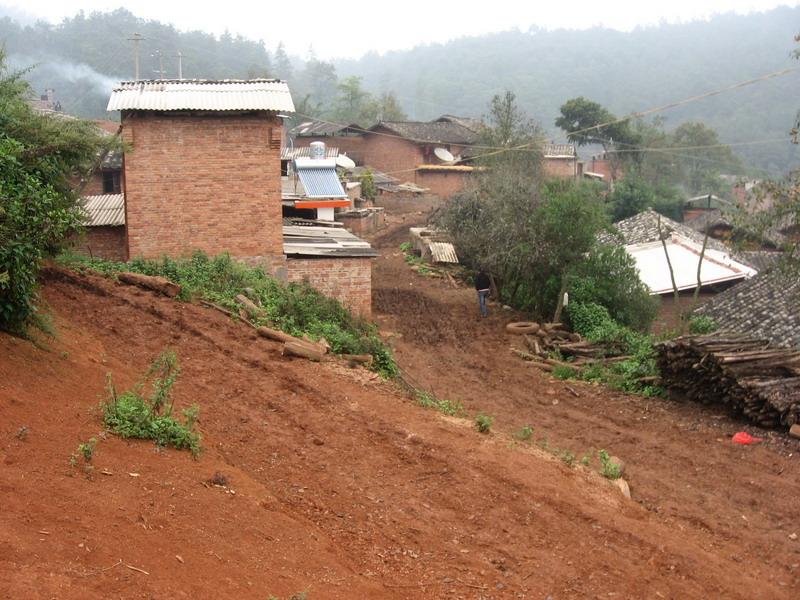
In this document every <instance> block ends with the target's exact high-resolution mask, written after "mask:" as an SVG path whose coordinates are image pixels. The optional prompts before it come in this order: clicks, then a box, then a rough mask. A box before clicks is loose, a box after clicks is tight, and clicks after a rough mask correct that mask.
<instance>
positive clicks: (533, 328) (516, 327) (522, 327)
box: [506, 321, 539, 335]
mask: <svg viewBox="0 0 800 600" xmlns="http://www.w3.org/2000/svg"><path fill="white" fill-rule="evenodd" d="M506 331H507V332H508V333H513V334H516V335H523V334H526V333H536V332H537V331H539V324H538V323H534V322H532V321H517V322H515V323H509V324H508V325H506Z"/></svg>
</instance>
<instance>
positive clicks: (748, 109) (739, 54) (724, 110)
mask: <svg viewBox="0 0 800 600" xmlns="http://www.w3.org/2000/svg"><path fill="white" fill-rule="evenodd" d="M798 24H800V7H791V8H790V7H779V8H775V9H773V10H769V11H766V12H762V13H752V14H749V15H736V14H728V15H720V16H716V17H713V18H711V19H709V20H704V21H697V22H691V23H682V24H663V25H659V26H651V27H643V28H637V29H634V30H633V31H630V32H621V31H616V30H612V29H605V28H599V27H597V28H591V29H586V30H582V31H578V30H567V29H559V30H544V29H538V28H531V29H528V30H525V31H521V30H512V31H505V32H501V33H493V34H486V35H481V36H473V37H463V38H459V39H456V40H454V41H450V42H447V43H438V44H427V45H423V46H418V47H416V48H413V49H411V50H402V51H390V52H386V53H384V54H378V53H368V54H366V55H365V56H363V57H361V58H359V59H339V60H329V59H328V58H327V57H324V56H317V55H316V54H315V53H314V52H313V50H311V51H309V52H307V53H306V54H305V55H304V56H297V55H289V54H287V53H286V51H285V50H284V46H283V45H281V42H282V41H283V40H281V39H280V29H278V28H270V31H273V30H274V31H276V32H277V34H276V37H275V38H274V39H265V40H254V39H248V38H245V37H242V36H239V35H236V34H232V33H224V34H222V35H213V34H210V33H206V32H202V31H180V30H178V29H177V28H176V27H174V26H173V25H169V24H163V23H160V22H157V21H153V20H145V19H141V18H138V17H136V16H135V15H133V14H132V13H131V12H129V11H127V10H123V9H119V10H116V11H113V12H107V13H92V14H84V13H79V14H77V15H76V16H74V17H70V18H67V19H65V20H64V21H62V22H61V23H58V24H51V23H47V22H43V21H35V20H32V19H30V18H28V17H26V15H24V13H20V12H19V11H17V12H13V11H10V10H9V9H7V8H4V7H0V40H2V43H3V45H4V47H5V51H6V54H7V56H8V60H9V63H10V65H11V66H12V67H13V68H16V69H27V68H29V67H33V68H31V69H30V70H29V71H27V72H26V73H25V78H26V79H28V81H30V83H31V85H32V86H33V88H34V90H35V92H36V93H37V94H44V91H45V89H46V88H53V89H54V90H55V98H56V99H57V100H58V101H59V102H60V103H61V106H62V107H63V109H64V110H65V111H66V112H68V113H72V114H76V115H79V116H83V117H91V118H112V119H116V118H117V117H118V115H116V114H114V113H110V114H108V113H106V111H105V107H106V103H107V101H108V95H109V92H110V90H111V87H112V86H113V85H114V83H115V82H117V81H119V80H123V79H132V78H133V76H134V60H133V43H132V42H131V41H129V38H130V37H131V35H132V34H133V33H134V32H138V33H140V34H142V35H143V36H144V38H145V39H144V41H142V42H141V43H140V44H141V45H140V57H141V74H140V76H141V78H158V77H161V76H162V75H163V76H164V77H167V78H176V77H177V62H178V58H177V55H178V52H180V53H181V54H182V55H183V75H184V77H185V78H212V79H215V78H222V79H224V78H252V77H280V78H284V79H287V80H288V82H289V85H290V88H291V90H292V95H293V97H294V99H295V103H296V105H297V106H298V112H301V113H303V114H304V115H310V116H319V117H323V118H328V119H331V120H336V119H337V118H339V117H342V115H343V112H342V111H341V107H337V102H340V101H341V94H342V87H343V85H344V86H345V87H347V86H350V87H349V89H350V92H353V91H354V90H355V93H360V92H362V91H363V92H364V93H367V94H370V95H372V96H373V97H374V98H375V99H386V98H389V99H390V100H391V102H392V106H393V107H394V108H396V109H398V110H394V109H393V110H391V111H389V113H388V114H404V115H406V116H407V117H408V118H411V119H430V118H434V117H437V116H439V115H441V114H444V113H451V114H457V115H462V116H472V117H480V116H482V115H483V114H484V113H485V112H486V107H487V105H488V102H489V100H490V99H491V97H492V96H493V95H494V94H498V93H501V92H503V91H504V90H506V89H508V90H511V91H513V92H514V93H515V94H516V95H517V99H518V101H519V104H520V106H521V107H522V108H523V109H524V110H525V111H526V112H527V113H528V114H529V115H530V116H531V117H533V118H534V119H536V120H537V121H539V122H540V123H541V124H542V126H543V128H544V129H545V131H546V132H547V134H548V136H549V137H550V138H551V139H553V140H554V141H563V139H564V137H563V132H561V131H560V130H558V129H557V128H556V127H555V125H554V120H555V118H556V116H557V115H558V114H559V107H560V106H561V104H563V103H564V102H565V101H566V100H568V99H570V98H573V97H576V96H585V97H587V98H589V99H591V100H594V101H597V102H599V103H600V104H602V105H604V106H605V107H606V108H608V109H609V110H611V111H612V112H614V113H615V114H617V115H624V114H628V113H631V112H634V111H641V110H646V109H649V108H652V107H655V106H659V105H663V104H666V103H669V102H672V101H676V100H681V99H683V98H687V97H690V96H693V95H697V94H702V93H704V92H708V91H711V90H714V89H719V88H724V87H727V86H730V85H732V84H735V83H738V82H741V81H744V80H747V79H751V78H755V77H759V76H762V75H765V74H767V73H772V72H775V71H778V70H782V69H787V68H796V67H800V62H798V61H797V60H796V59H795V58H794V57H793V55H792V52H793V51H794V49H795V48H796V46H797V43H796V42H795V40H794V36H795V35H796V34H797V33H798V32H800V25H798ZM387 26H390V24H389V23H387V22H386V21H385V20H383V19H377V18H376V20H375V27H376V28H381V27H387ZM337 30H338V31H339V32H340V35H357V34H358V32H357V31H348V30H347V26H346V23H344V22H343V23H339V24H337ZM292 42H293V44H292V47H297V45H298V44H297V40H292ZM312 42H313V40H311V39H309V40H307V45H309V46H312V45H313V44H312ZM305 45H306V44H304V46H305ZM162 66H163V72H162V71H161V68H162ZM353 78H358V79H353ZM798 83H800V70H795V71H793V72H791V73H789V74H788V75H784V76H781V77H776V78H773V79H769V80H766V81H762V82H759V83H756V84H754V85H751V86H747V87H744V88H742V89H739V90H735V91H730V92H726V93H724V94H720V95H719V96H716V97H712V98H708V99H704V100H700V101H697V102H691V103H689V104H686V105H685V106H682V107H679V108H676V109H672V110H668V111H664V112H662V113H659V117H660V118H661V119H663V126H664V127H665V128H666V129H668V130H669V129H674V128H676V127H678V126H679V125H680V124H681V123H683V122H686V121H702V122H703V123H705V124H706V125H708V126H710V127H713V128H714V129H716V130H717V132H718V133H719V138H720V140H722V141H724V142H726V143H730V144H733V146H732V148H733V150H734V152H735V153H736V154H737V155H738V156H740V157H741V158H742V160H743V162H744V164H745V165H747V166H748V167H750V169H751V170H752V172H754V173H756V172H758V173H764V174H769V175H773V176H775V175H780V174H783V173H785V172H787V171H788V170H789V169H791V168H792V167H796V166H798V163H799V162H800V160H799V159H800V155H798V152H797V147H796V146H795V145H793V144H791V143H789V135H788V131H789V129H790V128H791V126H792V123H793V122H794V120H795V118H796V115H797V111H798V106H799V105H800V103H798V102H797V90H798ZM354 85H355V86H356V87H355V88H354V87H353V86H354ZM395 104H396V105H397V106H395ZM365 114H366V113H365ZM377 114H381V111H380V110H379V111H378V113H377ZM382 114H387V113H386V111H383V113H382ZM360 124H361V125H363V126H370V125H372V123H370V122H363V123H360Z"/></svg>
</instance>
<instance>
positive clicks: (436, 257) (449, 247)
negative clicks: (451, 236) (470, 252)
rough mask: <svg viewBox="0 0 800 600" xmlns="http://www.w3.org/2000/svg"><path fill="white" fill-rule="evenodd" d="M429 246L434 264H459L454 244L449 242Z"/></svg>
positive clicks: (432, 243) (434, 243)
mask: <svg viewBox="0 0 800 600" xmlns="http://www.w3.org/2000/svg"><path fill="white" fill-rule="evenodd" d="M428 246H429V247H430V249H431V260H432V261H433V262H435V263H456V264H458V256H457V255H456V249H455V247H454V246H453V244H451V243H449V242H430V243H429V244H428Z"/></svg>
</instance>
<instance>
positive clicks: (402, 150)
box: [361, 132, 423, 183]
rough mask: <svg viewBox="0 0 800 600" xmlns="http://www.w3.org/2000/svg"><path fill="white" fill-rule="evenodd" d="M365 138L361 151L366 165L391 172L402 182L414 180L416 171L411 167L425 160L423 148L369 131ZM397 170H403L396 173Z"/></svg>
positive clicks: (400, 139)
mask: <svg viewBox="0 0 800 600" xmlns="http://www.w3.org/2000/svg"><path fill="white" fill-rule="evenodd" d="M385 133H389V132H385ZM392 135H395V134H392ZM363 139H364V142H363V144H362V149H361V151H362V153H363V156H364V164H365V165H368V166H370V167H374V168H375V169H377V170H378V171H383V172H384V173H390V174H391V176H392V177H395V178H396V179H399V180H400V182H401V183H402V182H406V181H411V182H413V181H414V171H412V170H409V169H414V168H416V167H417V166H418V165H421V164H422V162H423V156H422V150H421V149H420V148H419V146H417V144H415V143H413V142H409V141H408V140H404V139H402V138H398V137H390V136H387V135H379V134H377V133H367V134H365V135H364V137H363ZM396 171H403V172H402V173H396Z"/></svg>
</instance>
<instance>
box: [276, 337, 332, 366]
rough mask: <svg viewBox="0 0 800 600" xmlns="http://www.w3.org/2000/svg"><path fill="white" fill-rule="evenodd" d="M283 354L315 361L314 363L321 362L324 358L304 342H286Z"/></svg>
mask: <svg viewBox="0 0 800 600" xmlns="http://www.w3.org/2000/svg"><path fill="white" fill-rule="evenodd" d="M283 353H284V354H288V355H291V356H299V357H301V358H307V359H308V360H313V361H314V362H319V361H321V360H322V357H323V353H322V352H320V351H319V350H315V349H313V348H312V347H311V346H309V344H308V343H307V342H302V341H299V340H298V341H296V342H286V343H285V344H284V345H283Z"/></svg>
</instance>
